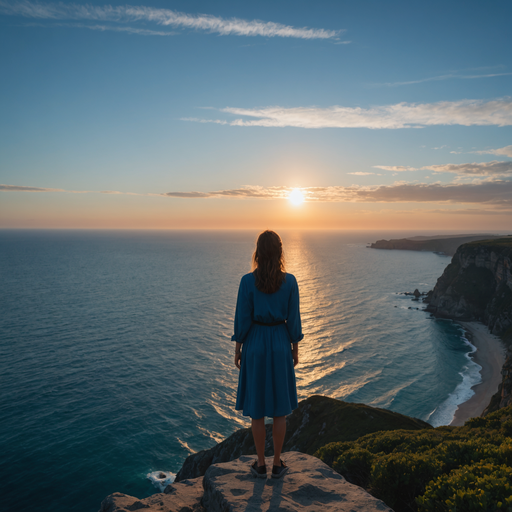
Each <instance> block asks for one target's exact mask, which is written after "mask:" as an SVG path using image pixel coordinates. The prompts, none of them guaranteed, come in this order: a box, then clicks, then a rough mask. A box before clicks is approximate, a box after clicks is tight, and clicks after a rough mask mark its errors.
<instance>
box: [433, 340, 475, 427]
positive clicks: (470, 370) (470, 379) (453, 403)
mask: <svg viewBox="0 0 512 512" xmlns="http://www.w3.org/2000/svg"><path fill="white" fill-rule="evenodd" d="M461 339H462V341H463V342H464V343H465V344H466V345H468V346H469V347H470V349H471V350H470V351H469V352H467V353H466V354H465V355H466V358H467V360H468V364H467V365H465V366H464V367H463V368H462V371H461V372H459V375H460V376H461V377H462V382H460V383H459V384H458V385H457V387H456V388H455V390H454V391H453V392H452V393H450V394H449V395H448V398H447V399H446V400H445V401H444V402H443V403H442V404H441V405H439V407H437V408H436V409H434V411H432V413H431V414H430V415H429V417H428V419H427V421H428V422H429V423H430V424H431V425H432V426H433V427H439V426H441V425H449V424H450V423H451V422H452V421H453V418H454V417H455V412H456V411H457V408H458V406H459V405H460V404H463V403H464V402H467V401H468V400H469V399H470V398H471V397H472V396H473V395H474V394H475V392H474V391H473V389H472V388H473V386H476V385H477V384H480V383H481V382H482V375H481V373H480V370H481V369H482V367H481V366H480V365H479V364H477V363H475V361H473V359H472V358H471V354H473V353H474V352H476V347H475V346H474V345H473V344H472V343H471V342H470V341H469V340H468V339H467V338H466V337H465V336H464V335H462V336H461Z"/></svg>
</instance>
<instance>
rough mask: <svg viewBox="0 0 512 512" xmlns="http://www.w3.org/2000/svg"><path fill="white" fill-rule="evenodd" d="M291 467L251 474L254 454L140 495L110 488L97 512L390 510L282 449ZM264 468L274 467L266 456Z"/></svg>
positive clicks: (322, 468)
mask: <svg viewBox="0 0 512 512" xmlns="http://www.w3.org/2000/svg"><path fill="white" fill-rule="evenodd" d="M283 459H284V460H285V461H286V463H287V464H288V466H289V467H290V470H289V471H288V473H287V474H286V475H285V476H284V477H283V478H282V479H274V478H270V476H269V478H266V479H262V478H254V477H253V476H252V474H251V473H250V471H249V465H250V464H251V462H253V461H254V456H247V455H245V456H242V457H240V458H238V459H236V460H233V461H231V462H226V463H223V464H214V465H212V466H210V467H209V468H208V471H206V474H205V475H204V477H202V478H198V479H195V480H187V481H186V482H182V483H177V484H172V485H169V486H167V488H166V489H165V492H164V493H163V494H155V495H153V496H151V497H149V498H146V499H144V500H139V499H137V498H134V497H133V496H128V495H126V494H121V493H114V494H112V495H110V496H108V497H107V498H106V499H105V500H104V501H103V502H102V504H101V509H100V512H126V511H128V510H140V509H145V510H147V511H148V512H157V511H159V512H163V511H166V512H201V511H205V512H262V511H265V510H267V511H273V510H276V511H277V510H281V511H283V512H286V511H289V512H296V511H297V510H301V511H302V512H317V511H318V510H322V511H325V512H328V511H330V512H393V511H392V509H390V508H389V507H388V506H387V505H386V504H385V503H383V502H382V501H381V500H379V499H377V498H375V497H373V496H371V495H370V494H369V493H368V492H366V491H365V490H364V489H362V488H361V487H359V486H357V485H354V484H351V483H349V482H347V480H345V478H343V477H342V476H341V475H340V474H339V473H337V472H336V471H334V470H333V469H331V468H330V467H329V466H328V465H327V464H325V463H323V462H322V461H321V460H319V459H317V458H316V457H312V456H310V455H305V454H303V453H299V452H288V453H285V454H283ZM266 463H267V467H269V466H270V468H271V467H272V459H270V458H268V459H267V461H266Z"/></svg>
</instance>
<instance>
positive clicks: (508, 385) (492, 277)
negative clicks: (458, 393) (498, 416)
mask: <svg viewBox="0 0 512 512" xmlns="http://www.w3.org/2000/svg"><path fill="white" fill-rule="evenodd" d="M424 300H425V302H427V303H428V306H427V311H430V312H431V313H433V314H434V315H436V316H439V317H445V318H453V319H459V320H478V321H480V322H483V323H484V324H486V325H487V326H488V327H489V330H490V331H491V332H492V333H493V334H497V335H499V336H501V338H502V339H503V341H504V342H505V344H506V345H507V351H508V357H507V360H506V362H505V365H504V367H503V372H502V373H503V381H502V384H501V386H500V389H499V391H498V393H497V394H496V395H495V396H494V397H493V399H492V401H491V403H490V404H489V407H488V408H487V409H486V411H485V413H484V414H486V413H489V412H492V411H495V410H497V409H499V408H501V407H506V406H507V405H510V404H512V237H510V236H509V237H506V238H500V239H495V240H485V241H479V242H472V243H468V244H464V245H462V246H460V247H459V248H458V249H457V252H456V253H455V255H454V256H453V259H452V261H451V263H450V264H449V265H448V266H447V267H446V269H445V271H444V272H443V275H442V276H441V277H440V278H439V279H438V280H437V283H436V286H435V287H434V289H433V290H432V291H431V292H429V293H428V295H427V297H426V298H425V299H424Z"/></svg>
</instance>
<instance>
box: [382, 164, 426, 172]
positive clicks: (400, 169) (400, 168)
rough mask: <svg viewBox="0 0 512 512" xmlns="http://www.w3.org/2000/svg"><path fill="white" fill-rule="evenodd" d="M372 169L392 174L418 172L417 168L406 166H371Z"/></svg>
mask: <svg viewBox="0 0 512 512" xmlns="http://www.w3.org/2000/svg"><path fill="white" fill-rule="evenodd" d="M372 167H374V168H375V169H383V170H384V171H393V172H405V171H419V169H418V168H417V167H408V166H406V165H373V166H372Z"/></svg>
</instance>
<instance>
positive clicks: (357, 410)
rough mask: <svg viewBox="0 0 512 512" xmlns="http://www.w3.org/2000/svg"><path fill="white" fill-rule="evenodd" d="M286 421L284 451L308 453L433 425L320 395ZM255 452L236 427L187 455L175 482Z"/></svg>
mask: <svg viewBox="0 0 512 512" xmlns="http://www.w3.org/2000/svg"><path fill="white" fill-rule="evenodd" d="M286 424H287V425H286V427H287V428H286V438H285V441H284V447H283V451H284V452H287V451H299V452H302V453H307V454H309V455H313V454H314V453H315V452H316V451H317V450H318V449H319V448H321V447H322V446H324V445H325V444H327V443H332V442H337V441H353V440H355V439H358V438H359V437H360V436H363V435H365V434H370V433H372V432H377V431H381V430H397V429H406V430H421V429H425V428H432V426H431V425H429V424H428V423H425V422H424V421H421V420H418V419H415V418H410V417H409V416H404V415H402V414H398V413H396V412H392V411H387V410H385V409H377V408H375V407H370V406H368V405H364V404H351V403H347V402H342V401H341V400H336V399H334V398H329V397H326V396H320V395H313V396H311V397H309V398H308V399H307V400H302V401H301V402H300V403H299V407H298V408H297V409H295V411H293V413H292V414H290V415H289V416H288V417H287V418H286ZM271 429H272V426H271V425H267V438H266V445H265V453H266V454H268V455H270V454H273V446H272V437H271ZM255 453H256V448H255V446H254V442H253V437H252V433H251V430H250V429H249V428H245V429H241V430H237V431H236V432H235V433H233V434H232V435H231V436H229V437H228V438H227V439H225V440H224V441H223V442H222V443H219V444H217V445H215V446H214V447H213V448H210V449H208V450H202V451H200V452H197V453H194V454H192V455H190V456H188V457H187V459H186V460H185V462H184V464H183V466H182V468H181V469H180V471H179V472H178V474H177V476H176V482H180V481H182V480H185V479H190V478H197V477H200V476H203V475H204V474H205V473H206V470H207V469H208V467H210V465H211V464H217V463H221V462H228V461H230V460H234V459H236V458H238V457H240V456H241V455H251V454H255Z"/></svg>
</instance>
